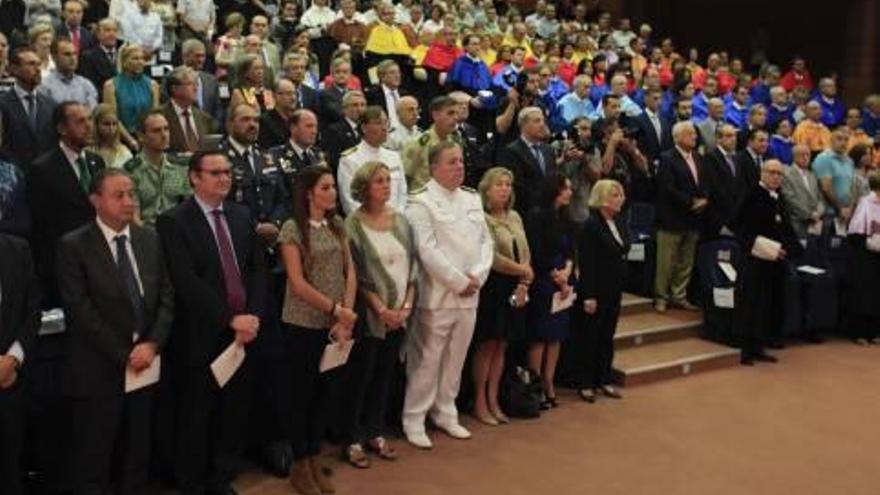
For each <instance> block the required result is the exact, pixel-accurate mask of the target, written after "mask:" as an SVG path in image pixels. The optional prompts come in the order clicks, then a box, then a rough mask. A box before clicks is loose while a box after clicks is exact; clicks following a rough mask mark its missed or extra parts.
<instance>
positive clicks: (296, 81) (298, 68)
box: [282, 53, 319, 112]
mask: <svg viewBox="0 0 880 495" xmlns="http://www.w3.org/2000/svg"><path fill="white" fill-rule="evenodd" d="M282 67H283V69H284V76H285V77H286V78H287V79H290V81H291V82H293V85H294V86H295V88H296V103H297V108H308V109H309V110H311V111H313V112H318V107H319V105H318V92H317V91H315V90H314V89H313V88H310V87H308V86H306V85H305V84H303V81H305V77H306V67H308V58H307V57H306V56H305V55H302V54H300V53H289V54H287V55H285V56H284V61H283V65H282Z"/></svg>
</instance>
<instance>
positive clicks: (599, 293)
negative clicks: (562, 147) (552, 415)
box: [574, 179, 629, 402]
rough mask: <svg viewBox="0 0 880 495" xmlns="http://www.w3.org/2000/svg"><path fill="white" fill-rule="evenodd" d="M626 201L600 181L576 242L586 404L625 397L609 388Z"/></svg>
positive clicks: (625, 244) (625, 247) (618, 189)
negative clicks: (598, 398) (600, 397)
mask: <svg viewBox="0 0 880 495" xmlns="http://www.w3.org/2000/svg"><path fill="white" fill-rule="evenodd" d="M624 201H626V197H625V196H624V194H623V186H621V185H620V183H619V182H617V181H614V180H608V179H603V180H600V181H598V182H596V184H595V185H594V186H593V190H592V191H591V192H590V199H589V205H590V210H591V211H590V216H589V217H588V218H587V220H586V221H585V222H584V226H583V229H582V231H581V235H580V239H579V241H578V248H577V253H578V269H579V271H580V277H579V278H578V283H577V293H578V302H576V303H575V306H574V317H575V321H576V322H578V325H577V326H578V328H579V329H580V330H579V333H578V334H577V336H576V337H577V341H576V342H577V346H578V351H579V353H580V359H578V362H579V363H580V364H581V365H582V366H583V369H582V371H583V374H582V377H581V384H580V387H579V389H578V395H579V396H580V397H581V399H583V400H585V401H587V402H594V401H595V400H596V394H597V393H600V394H602V395H605V396H606V397H611V398H615V399H619V398H621V395H620V392H618V391H617V390H616V389H615V388H614V387H613V386H611V364H612V362H613V361H614V331H615V329H616V328H617V318H618V317H619V316H620V297H621V294H622V292H623V280H624V279H625V278H626V253H627V252H628V251H629V238H628V237H627V230H626V226H625V224H624V223H623V221H622V220H621V219H620V218H619V214H620V211H621V208H623V203H624Z"/></svg>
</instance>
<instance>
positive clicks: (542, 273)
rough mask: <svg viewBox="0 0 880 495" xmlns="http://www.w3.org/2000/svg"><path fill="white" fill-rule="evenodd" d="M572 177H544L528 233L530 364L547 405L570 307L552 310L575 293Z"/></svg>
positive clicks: (553, 401)
mask: <svg viewBox="0 0 880 495" xmlns="http://www.w3.org/2000/svg"><path fill="white" fill-rule="evenodd" d="M571 195H572V191H571V181H569V180H568V178H566V177H565V176H564V175H560V174H557V173H555V172H554V173H551V174H548V175H547V176H546V177H545V178H544V181H543V184H542V190H541V196H540V199H539V203H538V205H537V206H536V207H535V208H534V209H533V210H532V211H531V212H530V213H529V220H528V222H527V227H526V233H527V235H526V237H527V238H528V241H529V251H530V252H531V256H532V270H533V272H534V275H535V279H534V281H533V282H532V285H531V289H530V291H529V296H530V298H531V302H530V303H529V306H528V317H527V320H528V328H529V331H530V335H529V337H530V340H531V344H530V346H529V355H528V364H529V367H530V368H531V369H532V370H533V371H535V372H537V373H539V374H540V375H541V379H542V381H543V385H544V401H543V403H542V404H541V406H542V407H543V408H544V409H548V408H550V407H556V406H557V403H556V389H555V387H554V384H553V380H554V376H555V374H556V363H557V361H558V360H559V346H560V343H561V342H562V340H563V339H565V336H566V333H567V330H568V326H569V321H568V317H569V316H568V315H569V311H568V309H562V310H559V311H557V312H555V313H554V312H553V311H552V309H553V301H554V300H557V301H559V300H564V299H566V298H568V297H569V296H570V295H571V294H572V291H573V289H572V284H573V282H574V231H575V228H574V224H573V222H572V221H571V220H570V218H569V214H568V205H569V203H570V202H571Z"/></svg>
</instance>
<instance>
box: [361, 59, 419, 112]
mask: <svg viewBox="0 0 880 495" xmlns="http://www.w3.org/2000/svg"><path fill="white" fill-rule="evenodd" d="M376 72H377V73H378V75H379V84H378V85H376V86H372V87H370V88H368V89H367V90H366V91H364V96H366V98H367V105H376V106H380V107H382V110H385V115H388V124H389V125H390V126H391V128H392V129H395V128H397V127H399V126H400V119H399V118H398V117H397V102H398V101H399V100H400V98H401V97H402V96H407V95H409V92H408V91H406V90H404V89H403V88H402V87H401V86H400V83H401V74H400V66H399V65H397V62H395V61H394V60H391V59H386V60H383V61H382V62H379V65H378V66H376Z"/></svg>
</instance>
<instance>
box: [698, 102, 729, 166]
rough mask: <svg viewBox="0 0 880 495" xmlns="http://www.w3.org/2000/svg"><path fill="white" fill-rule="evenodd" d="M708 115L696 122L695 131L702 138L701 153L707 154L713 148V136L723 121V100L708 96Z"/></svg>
mask: <svg viewBox="0 0 880 495" xmlns="http://www.w3.org/2000/svg"><path fill="white" fill-rule="evenodd" d="M708 109H709V117H708V118H707V119H706V120H704V121H702V122H700V123H699V124H697V125H696V126H697V132H699V133H700V137H701V138H702V140H703V154H704V155H708V154H709V153H710V152H711V151H713V150H714V149H715V136H716V134H717V133H718V130H719V127H720V126H721V124H723V123H724V100H722V99H721V98H717V97H715V98H709V103H708Z"/></svg>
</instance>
